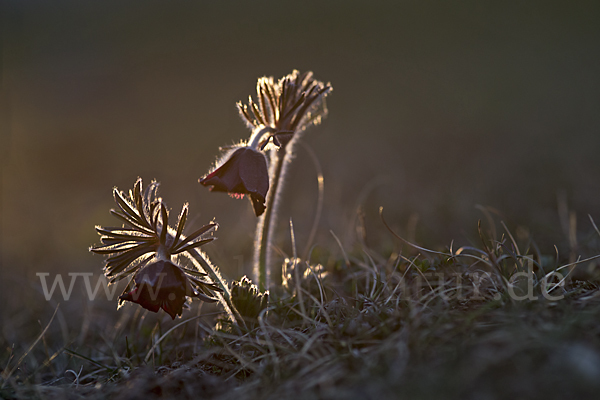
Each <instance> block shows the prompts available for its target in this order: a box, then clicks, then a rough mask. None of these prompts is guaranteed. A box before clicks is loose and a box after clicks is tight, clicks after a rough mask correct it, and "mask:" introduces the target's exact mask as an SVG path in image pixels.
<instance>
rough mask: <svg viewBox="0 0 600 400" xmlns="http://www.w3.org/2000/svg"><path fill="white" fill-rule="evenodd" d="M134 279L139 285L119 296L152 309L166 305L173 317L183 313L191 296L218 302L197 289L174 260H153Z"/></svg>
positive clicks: (164, 307)
mask: <svg viewBox="0 0 600 400" xmlns="http://www.w3.org/2000/svg"><path fill="white" fill-rule="evenodd" d="M133 279H134V281H135V288H134V289H133V290H132V291H131V292H128V293H125V294H123V295H121V296H120V297H119V299H120V300H126V301H131V302H133V303H137V304H139V305H140V306H142V307H144V308H145V309H146V310H150V311H152V312H158V310H159V309H161V308H162V309H163V310H165V312H166V313H167V314H169V315H170V316H171V318H173V319H175V316H178V315H179V316H181V312H182V310H183V306H184V304H185V302H186V297H188V296H189V297H197V298H200V299H201V300H203V301H207V302H215V301H216V300H215V299H212V298H210V297H208V296H206V295H204V294H202V293H200V292H198V291H197V290H196V289H194V288H193V287H192V285H191V283H190V280H189V278H188V277H187V276H186V274H185V273H184V272H183V270H182V269H181V268H180V267H178V266H177V265H175V264H173V263H172V262H170V261H165V260H158V261H156V262H153V263H150V264H148V265H146V266H145V267H143V268H142V269H140V270H139V271H138V272H137V273H136V274H135V277H134V278H133Z"/></svg>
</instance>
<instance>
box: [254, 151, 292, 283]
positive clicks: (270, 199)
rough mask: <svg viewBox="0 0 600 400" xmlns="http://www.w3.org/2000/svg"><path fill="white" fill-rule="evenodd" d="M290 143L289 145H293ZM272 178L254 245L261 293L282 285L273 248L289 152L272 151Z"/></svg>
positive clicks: (257, 226)
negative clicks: (274, 264) (273, 258)
mask: <svg viewBox="0 0 600 400" xmlns="http://www.w3.org/2000/svg"><path fill="white" fill-rule="evenodd" d="M291 144H292V143H291V142H290V143H289V144H288V146H289V145H291ZM271 151H272V152H273V153H272V157H271V168H270V169H271V171H269V176H270V177H271V180H270V184H269V186H270V187H269V192H268V194H267V199H266V203H265V206H266V209H265V212H264V214H263V215H262V216H261V217H260V218H259V220H258V223H257V225H256V241H255V244H254V246H255V247H254V268H255V274H256V276H257V280H258V288H259V290H260V291H261V292H264V291H265V290H267V289H268V287H269V285H270V284H276V285H280V284H281V268H279V269H278V270H274V268H273V267H272V265H271V264H272V262H273V261H272V247H273V238H274V230H275V226H276V224H277V210H276V209H277V208H278V207H277V206H278V204H279V199H280V198H281V192H282V191H283V190H282V189H283V182H282V179H281V178H282V176H283V175H284V174H282V173H283V172H285V171H284V169H285V168H284V165H285V164H288V163H286V158H287V157H286V155H287V152H286V151H285V150H283V149H281V150H279V151H277V150H271Z"/></svg>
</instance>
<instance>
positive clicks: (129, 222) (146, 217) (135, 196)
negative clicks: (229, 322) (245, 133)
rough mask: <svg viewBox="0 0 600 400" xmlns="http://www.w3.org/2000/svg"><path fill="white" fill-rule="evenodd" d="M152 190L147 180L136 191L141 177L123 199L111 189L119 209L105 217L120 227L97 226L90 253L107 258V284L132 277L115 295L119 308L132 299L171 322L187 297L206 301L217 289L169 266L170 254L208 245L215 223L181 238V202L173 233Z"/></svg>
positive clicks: (185, 270)
mask: <svg viewBox="0 0 600 400" xmlns="http://www.w3.org/2000/svg"><path fill="white" fill-rule="evenodd" d="M157 188H158V184H157V183H156V182H152V183H151V184H150V185H149V186H148V187H147V188H146V190H145V191H142V180H141V179H138V180H137V181H136V183H135V185H134V187H133V190H131V191H129V195H128V196H127V195H126V194H124V193H123V192H121V191H119V190H117V189H116V188H115V189H114V191H113V195H114V198H115V202H116V203H117V205H118V206H119V211H116V210H111V213H112V214H113V215H114V216H116V217H117V218H118V219H119V220H120V221H121V222H123V225H124V226H122V227H99V226H97V227H96V231H98V233H99V234H100V236H101V237H100V240H101V241H102V245H99V246H93V247H91V248H90V251H92V252H94V253H97V254H105V255H109V257H108V258H107V259H106V261H105V263H106V264H105V267H104V274H105V275H106V276H107V277H108V278H109V283H111V284H112V283H115V282H117V281H119V280H121V279H124V278H127V277H129V276H131V275H133V278H131V279H130V281H129V283H128V285H127V287H126V288H125V290H124V291H123V294H122V295H121V297H119V305H121V304H122V303H123V302H124V301H132V302H134V303H137V304H139V305H141V306H142V307H144V308H146V309H147V310H150V311H154V312H158V310H159V309H161V308H162V309H163V310H165V311H166V312H167V313H168V314H169V315H170V316H171V317H172V318H175V316H176V315H181V310H182V308H183V306H184V304H185V302H186V298H187V297H196V298H199V299H201V300H203V301H209V302H212V301H215V299H213V298H212V297H211V296H214V295H215V293H214V292H215V291H218V292H220V291H222V289H221V288H219V287H218V286H217V285H216V284H215V283H213V282H206V281H204V280H201V279H199V278H200V277H206V276H207V273H205V272H204V271H200V270H198V269H197V268H195V267H193V268H185V267H183V266H179V265H176V264H174V263H173V262H171V256H172V255H176V254H182V253H184V252H189V251H194V249H196V248H197V247H199V246H202V245H203V244H206V243H209V242H211V241H213V240H214V237H203V236H205V234H207V233H209V232H211V231H213V230H214V229H215V228H216V227H217V224H215V223H210V224H207V225H204V226H203V227H201V228H200V229H198V230H196V231H195V232H192V233H191V234H189V235H187V236H184V235H183V231H184V227H185V223H186V220H187V213H188V207H187V204H186V205H184V206H183V209H182V210H181V213H180V214H179V219H178V221H177V227H176V229H173V228H170V227H169V213H168V211H167V208H166V206H165V204H164V202H163V201H162V199H160V198H159V197H157V193H156V192H157ZM134 286H135V287H134Z"/></svg>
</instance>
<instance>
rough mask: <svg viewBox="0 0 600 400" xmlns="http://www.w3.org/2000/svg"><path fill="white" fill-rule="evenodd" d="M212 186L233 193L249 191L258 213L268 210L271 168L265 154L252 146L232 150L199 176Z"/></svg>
mask: <svg viewBox="0 0 600 400" xmlns="http://www.w3.org/2000/svg"><path fill="white" fill-rule="evenodd" d="M200 183H201V184H203V185H204V186H212V187H211V189H210V190H212V191H217V192H227V193H229V194H230V195H232V196H234V197H243V196H244V195H245V194H248V195H250V200H251V202H252V207H253V208H254V213H255V214H256V216H257V217H258V216H259V215H261V214H262V213H263V212H264V211H265V199H266V197H267V191H268V190H269V172H268V168H267V160H266V158H265V155H264V154H263V153H261V152H259V151H257V150H254V149H252V148H250V147H240V148H238V149H237V150H235V151H233V152H232V153H231V154H230V155H229V158H228V159H227V161H225V163H223V164H222V165H221V166H220V167H218V168H217V169H215V170H214V171H213V172H211V173H210V174H208V175H206V176H205V177H204V178H202V179H201V180H200Z"/></svg>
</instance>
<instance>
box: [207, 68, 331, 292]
mask: <svg viewBox="0 0 600 400" xmlns="http://www.w3.org/2000/svg"><path fill="white" fill-rule="evenodd" d="M331 90H332V88H331V85H330V84H329V83H326V84H325V83H323V82H321V81H318V80H316V79H314V77H313V74H312V72H305V73H302V74H301V73H300V72H298V71H296V70H294V71H292V73H291V74H288V75H286V76H284V77H282V78H280V79H279V80H277V81H275V80H274V79H273V77H263V78H259V79H258V82H257V84H256V100H253V99H252V96H250V97H249V99H248V104H243V103H241V102H239V103H237V107H238V111H239V113H240V116H241V117H242V120H243V121H244V122H245V123H246V126H247V127H248V128H249V129H251V130H252V135H251V136H250V139H249V140H248V141H247V142H244V143H242V144H240V145H238V146H236V147H234V149H233V150H232V151H230V152H229V153H227V154H226V156H225V157H224V159H223V161H221V162H219V163H217V167H216V168H215V169H214V170H212V171H211V172H210V173H208V174H207V175H206V176H205V177H204V178H202V179H200V183H202V184H203V185H205V186H211V190H213V191H222V192H228V193H229V194H231V195H232V196H234V197H241V196H243V195H244V194H248V195H249V197H250V200H251V202H252V206H253V208H254V213H255V214H256V216H257V217H260V218H259V220H258V222H257V228H256V232H257V233H256V240H255V255H254V259H255V260H254V264H255V265H254V266H255V270H256V276H257V277H258V285H259V289H260V290H261V291H263V290H265V289H266V288H267V287H268V284H269V282H268V279H267V272H266V271H267V270H272V271H271V272H270V273H269V275H270V276H273V277H274V279H273V282H275V283H276V284H277V283H278V282H279V281H281V271H280V270H277V271H276V268H277V266H276V265H275V264H274V263H273V257H271V254H272V253H273V251H272V250H273V239H274V231H275V228H276V225H277V217H278V215H277V214H278V211H277V208H278V204H280V203H281V202H280V199H281V197H282V195H281V194H282V192H283V187H284V183H285V180H286V171H287V169H288V166H289V164H290V162H291V160H292V159H293V153H294V145H295V143H296V142H297V139H298V138H299V137H300V135H301V134H302V133H303V132H304V131H305V130H306V129H307V128H309V127H310V126H313V125H317V124H319V123H320V122H321V119H322V118H323V117H324V116H325V115H327V107H326V104H325V97H327V95H328V94H329V93H330V92H331ZM271 144H272V145H271Z"/></svg>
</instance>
